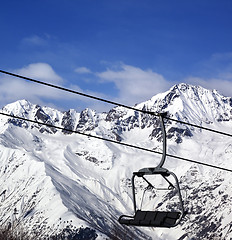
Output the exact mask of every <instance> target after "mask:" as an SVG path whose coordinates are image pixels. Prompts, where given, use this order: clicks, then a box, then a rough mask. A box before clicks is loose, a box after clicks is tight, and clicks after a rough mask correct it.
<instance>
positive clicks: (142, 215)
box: [118, 113, 184, 228]
mask: <svg viewBox="0 0 232 240" xmlns="http://www.w3.org/2000/svg"><path fill="white" fill-rule="evenodd" d="M164 116H166V113H160V114H159V119H160V123H161V129H162V135H163V153H162V158H161V161H160V163H159V165H158V166H157V167H154V168H142V169H140V170H139V171H138V172H134V173H133V176H132V194H133V204H134V212H135V214H134V216H127V215H122V216H120V217H119V219H118V221H119V223H121V224H125V225H133V226H144V227H145V226H147V227H166V228H170V227H175V226H176V225H178V224H179V223H180V221H181V219H182V217H183V215H184V206H183V200H182V196H181V192H180V187H179V182H178V179H177V177H176V175H175V174H174V173H173V172H170V171H169V170H167V169H165V168H163V164H164V162H165V159H166V146H167V143H166V131H165V125H164V120H163V118H164ZM146 175H161V176H162V177H163V178H164V179H165V180H166V181H167V182H168V183H169V187H171V188H175V189H176V190H177V195H178V198H179V205H180V207H179V208H180V209H178V211H143V210H139V209H137V207H136V194H135V177H141V178H143V179H144V180H145V181H146V182H147V183H148V185H149V186H151V187H153V186H152V184H150V183H149V181H148V180H147V179H146V178H145V177H144V176H146ZM169 176H172V177H173V178H174V180H175V183H176V184H175V185H174V184H172V183H171V182H170V181H169V180H168V179H167V178H168V177H169ZM169 189H170V188H169Z"/></svg>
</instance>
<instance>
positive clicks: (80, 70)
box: [74, 67, 91, 74]
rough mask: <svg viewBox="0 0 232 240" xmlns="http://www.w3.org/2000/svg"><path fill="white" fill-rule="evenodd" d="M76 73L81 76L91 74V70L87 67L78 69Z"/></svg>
mask: <svg viewBox="0 0 232 240" xmlns="http://www.w3.org/2000/svg"><path fill="white" fill-rule="evenodd" d="M74 71H75V72H77V73H81V74H85V73H91V70H90V69H89V68H87V67H78V68H76V69H75V70H74Z"/></svg>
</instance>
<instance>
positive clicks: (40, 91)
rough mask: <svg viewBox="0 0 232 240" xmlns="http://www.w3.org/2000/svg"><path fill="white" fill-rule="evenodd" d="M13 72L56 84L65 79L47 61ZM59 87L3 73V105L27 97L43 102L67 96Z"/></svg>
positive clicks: (0, 89) (0, 84)
mask: <svg viewBox="0 0 232 240" xmlns="http://www.w3.org/2000/svg"><path fill="white" fill-rule="evenodd" d="M12 72H14V73H16V74H19V75H23V76H26V77H30V78H35V79H37V80H41V81H46V82H50V83H54V84H61V83H62V82H63V79H62V78H61V77H60V76H59V75H58V74H57V73H55V71H54V70H53V68H52V67H51V66H50V65H48V64H46V63H34V64H30V65H28V66H26V67H24V68H21V69H16V70H13V71H12ZM66 95H67V94H66V93H63V92H61V91H59V90H57V89H54V88H51V87H46V86H43V85H39V84H36V83H32V82H29V81H26V80H22V79H19V78H15V77H9V76H7V75H1V78H0V101H1V106H4V105H6V104H8V103H10V102H13V101H17V100H20V99H27V100H29V101H31V102H33V103H38V104H43V103H44V101H45V99H46V100H47V101H52V100H57V99H62V98H64V97H65V96H66Z"/></svg>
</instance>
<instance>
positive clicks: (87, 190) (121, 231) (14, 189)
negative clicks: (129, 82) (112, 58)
mask: <svg viewBox="0 0 232 240" xmlns="http://www.w3.org/2000/svg"><path fill="white" fill-rule="evenodd" d="M135 108H136V109H138V110H144V111H150V112H155V113H159V112H167V113H168V115H169V116H170V117H171V118H174V119H178V120H182V121H185V122H189V123H193V124H197V125H202V126H206V127H208V128H214V129H219V130H221V131H228V132H229V131H230V132H231V130H230V129H231V127H232V98H229V97H224V96H222V95H220V94H219V93H218V92H217V91H216V90H213V91H211V90H207V89H204V88H202V87H199V86H192V85H187V84H179V85H175V86H174V87H172V88H171V89H170V90H169V91H167V92H165V93H161V94H158V95H156V96H154V97H153V98H151V99H150V100H148V101H146V102H143V103H140V104H138V105H136V106H135ZM2 111H3V112H6V113H10V114H14V115H17V116H20V117H23V118H28V119H32V120H36V121H39V122H41V123H47V124H50V125H54V126H59V127H63V128H65V129H66V130H63V131H61V130H58V129H56V128H53V127H46V126H43V125H41V124H35V123H30V122H27V121H23V120H18V119H13V118H6V117H4V116H0V154H1V161H0V183H1V189H2V190H1V192H0V201H1V203H0V215H1V221H2V224H10V223H11V224H13V223H17V224H19V223H22V224H23V225H24V226H25V227H26V228H28V229H29V230H30V231H31V232H34V233H35V234H36V233H38V232H41V233H43V235H44V236H45V235H48V236H52V235H54V234H57V233H59V234H67V232H68V231H69V230H70V229H71V230H70V231H71V233H72V234H73V236H74V235H75V234H76V236H77V237H76V239H82V238H81V237H83V236H85V237H86V236H88V239H96V238H97V239H105V238H107V237H108V238H113V236H116V235H117V236H118V238H119V239H149V238H150V239H182V240H183V239H186V240H187V239H230V238H232V230H231V223H232V222H231V219H232V213H231V207H230V202H231V199H232V192H231V190H230V184H231V179H232V177H231V173H227V172H222V171H218V170H216V169H209V168H207V167H202V166H201V165H195V164H191V163H188V162H181V161H177V160H175V159H171V158H168V159H167V160H166V162H165V167H167V168H168V169H170V170H171V171H173V172H175V173H176V174H177V176H178V178H179V180H180V185H181V188H182V194H183V198H184V204H185V208H186V210H187V211H188V214H187V215H186V217H185V218H184V219H183V221H182V223H181V224H180V225H179V226H177V227H176V228H174V229H155V230H154V229H143V228H142V229H141V228H126V227H124V226H121V225H120V224H119V223H118V222H117V219H118V217H119V216H120V215H121V214H132V213H133V206H132V195H131V182H130V178H131V176H132V172H133V171H138V170H139V169H140V168H143V167H148V166H156V165H157V164H158V163H159V161H160V156H159V155H155V154H150V153H146V152H142V151H139V150H134V149H130V148H126V147H125V146H120V145H116V144H113V143H109V142H104V141H101V140H97V139H93V138H88V137H85V136H81V135H78V134H76V133H71V132H70V131H68V130H75V131H79V132H84V133H88V134H91V135H95V136H101V137H104V138H109V139H114V140H117V141H119V142H126V143H129V144H133V145H138V146H142V147H144V148H148V149H155V150H159V151H162V134H161V128H160V123H159V119H158V118H157V117H155V116H153V115H149V114H146V113H141V112H140V111H132V110H128V109H124V108H122V107H115V108H113V109H111V110H110V111H109V112H108V113H96V112H95V111H93V110H91V109H85V110H83V111H82V112H81V113H78V112H76V111H75V110H68V111H66V112H60V111H58V110H55V109H52V108H48V107H42V106H38V105H34V104H32V103H30V102H28V101H26V100H21V101H17V102H15V103H12V104H9V105H7V106H5V107H4V108H3V109H2ZM165 126H166V131H167V140H168V153H170V154H173V155H178V156H183V157H185V158H191V159H195V160H198V161H202V162H206V163H210V164H215V165H220V166H224V167H228V166H230V162H231V157H232V147H231V146H232V141H231V138H229V137H222V136H220V135H217V134H214V133H210V132H206V131H202V130H200V129H197V128H193V127H190V126H188V125H182V124H179V123H175V122H173V121H167V120H166V121H165ZM141 187H142V185H141ZM170 194H171V193H169V192H167V193H166V192H165V193H164V194H163V195H160V194H159V192H157V193H154V192H152V193H151V194H150V195H149V196H148V197H147V198H146V200H147V207H148V208H152V209H153V208H154V207H155V206H157V205H158V206H161V205H164V206H166V202H168V201H169V200H170V199H171V195H170ZM139 197H142V196H139ZM167 206H168V205H167ZM71 233H70V234H71ZM60 236H61V235H60Z"/></svg>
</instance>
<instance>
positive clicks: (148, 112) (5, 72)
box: [0, 70, 232, 137]
mask: <svg viewBox="0 0 232 240" xmlns="http://www.w3.org/2000/svg"><path fill="white" fill-rule="evenodd" d="M0 72H1V73H4V74H7V75H10V76H13V77H17V78H21V79H24V80H27V81H30V82H34V83H38V84H42V85H45V86H48V87H52V88H56V89H59V90H62V91H66V92H70V93H74V94H77V95H80V96H83V97H87V98H92V99H94V100H98V101H101V102H105V103H109V104H112V105H116V106H119V107H124V108H127V109H130V110H133V111H137V112H141V113H144V114H150V115H153V116H159V114H158V113H154V112H150V111H145V110H142V109H136V108H134V107H130V106H127V105H124V104H121V103H117V102H114V101H110V100H107V99H103V98H99V97H96V96H92V95H89V94H85V93H82V92H79V91H75V90H72V89H68V88H64V87H61V86H57V85H54V84H51V83H47V82H43V81H39V80H36V79H33V78H29V77H25V76H22V75H18V74H15V73H11V72H7V71H4V70H0ZM164 118H165V119H167V120H170V121H175V122H177V123H181V124H185V125H189V126H192V127H196V128H199V129H203V130H206V131H210V132H214V133H217V134H221V135H224V136H229V137H232V134H230V133H225V132H222V131H218V130H214V129H211V128H207V127H203V126H199V125H196V124H192V123H188V122H184V121H180V120H177V119H174V118H170V117H168V116H165V117H164Z"/></svg>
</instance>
